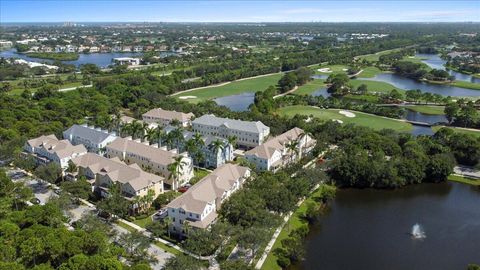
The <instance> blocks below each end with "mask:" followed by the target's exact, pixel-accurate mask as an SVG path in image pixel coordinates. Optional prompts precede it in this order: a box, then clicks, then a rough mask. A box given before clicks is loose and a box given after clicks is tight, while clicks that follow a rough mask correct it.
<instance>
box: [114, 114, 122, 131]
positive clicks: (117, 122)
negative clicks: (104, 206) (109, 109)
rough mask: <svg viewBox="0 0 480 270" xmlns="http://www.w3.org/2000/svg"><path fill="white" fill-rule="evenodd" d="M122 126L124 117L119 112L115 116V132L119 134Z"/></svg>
mask: <svg viewBox="0 0 480 270" xmlns="http://www.w3.org/2000/svg"><path fill="white" fill-rule="evenodd" d="M121 124H122V115H121V114H120V112H118V111H117V112H115V114H114V115H113V130H114V131H115V132H119V131H120V125H121Z"/></svg>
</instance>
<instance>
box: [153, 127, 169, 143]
mask: <svg viewBox="0 0 480 270" xmlns="http://www.w3.org/2000/svg"><path fill="white" fill-rule="evenodd" d="M154 130H155V132H154V136H153V140H154V141H157V144H158V146H160V145H162V141H163V139H164V138H165V135H166V134H165V131H164V130H163V127H162V126H160V125H158V126H157V127H155V129H154ZM150 143H152V142H151V141H150Z"/></svg>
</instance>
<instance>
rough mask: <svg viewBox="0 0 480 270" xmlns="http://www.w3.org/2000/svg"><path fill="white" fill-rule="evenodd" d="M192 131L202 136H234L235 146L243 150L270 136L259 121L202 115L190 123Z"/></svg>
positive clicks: (258, 143) (267, 129)
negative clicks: (235, 139)
mask: <svg viewBox="0 0 480 270" xmlns="http://www.w3.org/2000/svg"><path fill="white" fill-rule="evenodd" d="M192 128H193V131H195V132H199V133H200V134H202V135H212V136H218V137H221V138H225V139H226V138H228V137H230V136H235V137H236V138H237V144H238V145H239V146H243V147H245V148H252V147H255V146H257V145H260V144H262V143H263V142H264V140H265V139H266V138H267V137H268V135H269V134H270V128H269V127H267V126H266V125H264V124H263V123H262V122H260V121H256V122H253V121H242V120H236V119H228V118H221V117H216V116H215V115H213V114H206V115H203V116H201V117H199V118H197V119H195V120H194V121H192Z"/></svg>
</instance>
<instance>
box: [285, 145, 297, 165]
mask: <svg viewBox="0 0 480 270" xmlns="http://www.w3.org/2000/svg"><path fill="white" fill-rule="evenodd" d="M287 151H288V152H289V153H290V155H291V156H290V161H292V160H293V155H292V154H294V153H295V155H298V141H291V142H290V143H288V144H287Z"/></svg>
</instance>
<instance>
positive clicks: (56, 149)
mask: <svg viewBox="0 0 480 270" xmlns="http://www.w3.org/2000/svg"><path fill="white" fill-rule="evenodd" d="M86 153H87V149H86V148H85V147H84V146H83V145H81V144H80V145H72V144H71V143H70V142H69V141H68V140H58V139H57V137H56V136H55V135H53V134H51V135H47V136H40V137H38V138H34V139H31V140H28V141H27V142H26V143H25V145H24V147H23V154H26V155H30V156H32V157H34V158H35V161H36V162H37V164H39V165H46V164H48V163H50V162H55V163H57V164H58V165H59V166H60V167H61V168H62V169H64V170H65V169H66V168H67V167H68V162H69V161H70V160H71V159H73V158H76V157H78V156H82V155H85V154H86Z"/></svg>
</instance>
